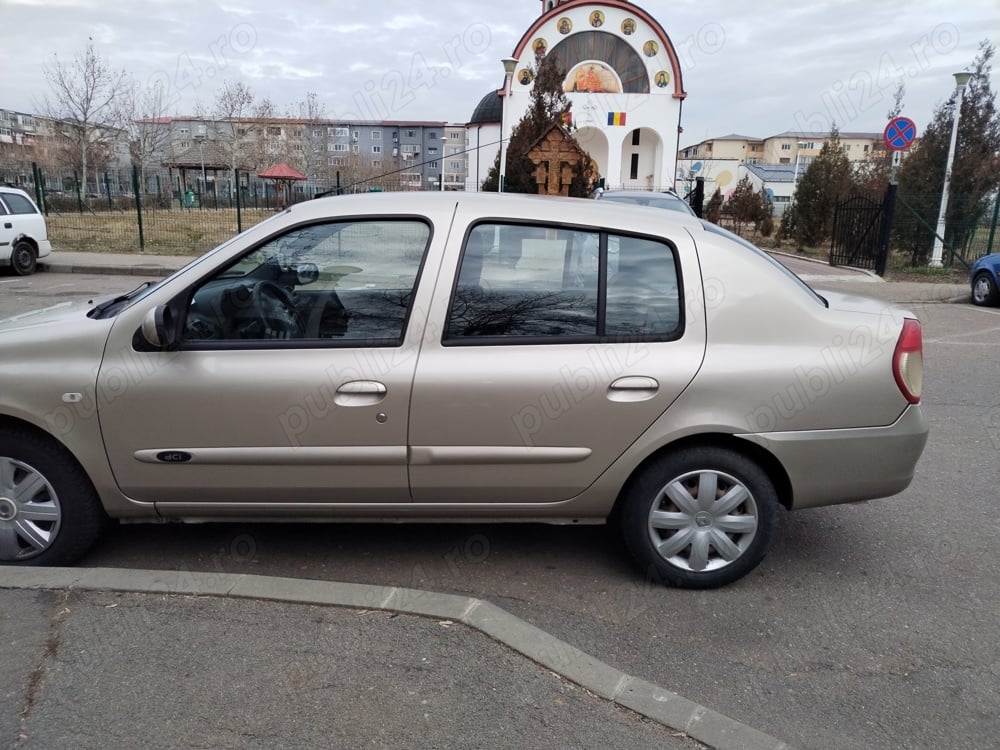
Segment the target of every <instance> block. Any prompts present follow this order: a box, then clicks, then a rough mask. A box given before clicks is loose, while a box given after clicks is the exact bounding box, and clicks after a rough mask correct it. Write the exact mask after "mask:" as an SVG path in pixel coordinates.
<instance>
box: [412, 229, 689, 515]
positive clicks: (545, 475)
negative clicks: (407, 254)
mask: <svg viewBox="0 0 1000 750" xmlns="http://www.w3.org/2000/svg"><path fill="white" fill-rule="evenodd" d="M461 218H462V215H461V214H459V216H458V217H457V219H456V228H455V229H454V230H453V236H456V235H457V236H459V237H461V236H462V231H463V227H462V225H461V223H460V222H459V219H461ZM464 231H465V234H466V239H465V241H464V242H463V243H461V244H462V247H461V248H460V249H461V258H460V259H459V258H458V257H457V255H458V254H459V248H457V247H456V248H451V247H450V248H449V255H448V256H446V259H445V264H444V268H449V267H455V266H458V268H459V271H458V273H457V274H456V279H455V282H454V285H453V288H451V289H442V288H440V286H439V289H438V292H437V299H436V307H435V308H434V310H433V311H432V315H431V320H432V322H433V323H434V324H435V325H433V326H428V329H427V332H426V334H425V340H424V345H423V348H422V350H421V356H420V362H419V364H418V367H417V377H416V386H415V389H414V393H413V408H412V410H411V415H410V444H411V469H410V481H411V489H412V492H413V498H414V500H415V501H417V502H442V503H493V504H496V503H544V502H557V501H562V500H566V499H569V498H572V497H574V496H576V495H578V494H579V493H581V492H582V491H583V490H584V489H586V488H587V487H588V486H590V485H591V484H592V483H593V482H594V481H595V480H596V479H597V478H598V477H599V476H600V474H601V473H602V472H604V471H605V470H606V469H607V468H608V467H609V466H610V465H611V464H612V463H613V462H614V461H615V459H616V458H618V456H620V455H621V454H622V452H623V451H625V449H626V448H627V447H628V446H629V445H630V444H631V443H632V442H634V441H635V440H636V438H638V437H639V436H640V435H641V434H642V433H643V431H645V430H646V429H647V428H648V427H649V426H650V425H651V424H652V423H653V422H654V421H655V420H656V419H657V418H658V417H659V416H660V415H661V414H662V413H663V412H664V411H666V410H667V409H668V408H669V406H670V404H671V403H672V402H673V401H674V400H675V399H676V398H677V396H678V395H680V393H681V392H682V391H683V390H684V388H685V387H686V386H687V385H688V384H689V383H690V382H691V380H692V378H693V377H694V375H695V373H696V372H697V370H698V368H699V367H700V365H701V362H702V359H703V355H704V349H705V323H704V313H703V309H702V308H700V307H699V306H698V305H696V304H692V305H685V304H684V300H685V293H684V289H685V287H687V288H688V289H691V290H700V289H701V280H700V276H699V274H698V270H697V264H696V263H695V262H693V261H694V257H695V256H694V248H693V243H692V241H691V239H690V237H688V236H687V235H686V234H683V235H682V236H681V237H678V238H676V239H675V240H673V241H669V242H668V241H666V240H663V239H658V238H656V237H644V236H641V235H638V234H636V235H627V234H623V233H614V232H602V231H598V230H591V229H585V228H573V227H565V226H555V225H551V224H544V223H534V224H531V223H525V224H504V223H499V222H484V223H479V224H476V223H474V221H472V220H470V221H469V224H468V225H467V226H466V227H465V228H464ZM456 244H459V243H456ZM452 253H454V255H451V254H452ZM682 257H683V258H686V259H687V262H686V263H683V264H682V263H681V262H680V259H681V258H682ZM693 297H696V298H700V295H697V294H695V295H693Z"/></svg>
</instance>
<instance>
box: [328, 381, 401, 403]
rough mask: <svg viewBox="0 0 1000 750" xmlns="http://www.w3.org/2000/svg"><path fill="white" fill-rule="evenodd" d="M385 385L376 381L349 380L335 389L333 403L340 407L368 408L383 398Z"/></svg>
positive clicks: (385, 390) (385, 391) (386, 390)
mask: <svg viewBox="0 0 1000 750" xmlns="http://www.w3.org/2000/svg"><path fill="white" fill-rule="evenodd" d="M387 392H388V389H387V388H386V387H385V383H379V382H378V381H376V380H351V381H350V382H347V383H344V384H342V385H341V386H340V387H339V388H338V389H337V395H336V397H335V398H334V401H335V402H336V403H337V404H339V405H340V406H370V405H372V404H377V403H379V402H380V401H382V399H384V398H385V395H386V393H387Z"/></svg>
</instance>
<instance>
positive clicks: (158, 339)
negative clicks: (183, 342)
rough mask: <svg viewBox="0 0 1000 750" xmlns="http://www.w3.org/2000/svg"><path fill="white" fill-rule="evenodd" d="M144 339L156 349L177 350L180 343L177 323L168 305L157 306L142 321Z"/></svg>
mask: <svg viewBox="0 0 1000 750" xmlns="http://www.w3.org/2000/svg"><path fill="white" fill-rule="evenodd" d="M142 337H143V338H144V339H146V342H147V343H148V344H149V345H150V346H152V347H155V348H156V349H166V350H171V349H176V348H177V345H178V343H179V337H178V334H177V321H176V319H175V317H174V313H173V311H172V310H171V309H170V308H169V307H168V306H167V305H157V306H156V307H154V308H153V309H151V310H150V311H149V312H148V313H146V317H145V318H144V319H143V321H142Z"/></svg>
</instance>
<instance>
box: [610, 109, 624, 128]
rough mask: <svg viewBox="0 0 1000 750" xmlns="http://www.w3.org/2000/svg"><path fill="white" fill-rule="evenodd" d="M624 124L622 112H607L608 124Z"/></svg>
mask: <svg viewBox="0 0 1000 750" xmlns="http://www.w3.org/2000/svg"><path fill="white" fill-rule="evenodd" d="M624 124H625V113H624V112H608V125H624Z"/></svg>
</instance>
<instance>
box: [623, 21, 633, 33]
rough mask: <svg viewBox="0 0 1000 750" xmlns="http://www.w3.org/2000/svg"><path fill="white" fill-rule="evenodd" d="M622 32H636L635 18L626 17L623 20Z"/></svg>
mask: <svg viewBox="0 0 1000 750" xmlns="http://www.w3.org/2000/svg"><path fill="white" fill-rule="evenodd" d="M622 33H623V34H624V35H625V36H632V35H633V34H634V33H635V19H634V18H626V19H625V20H624V21H622Z"/></svg>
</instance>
